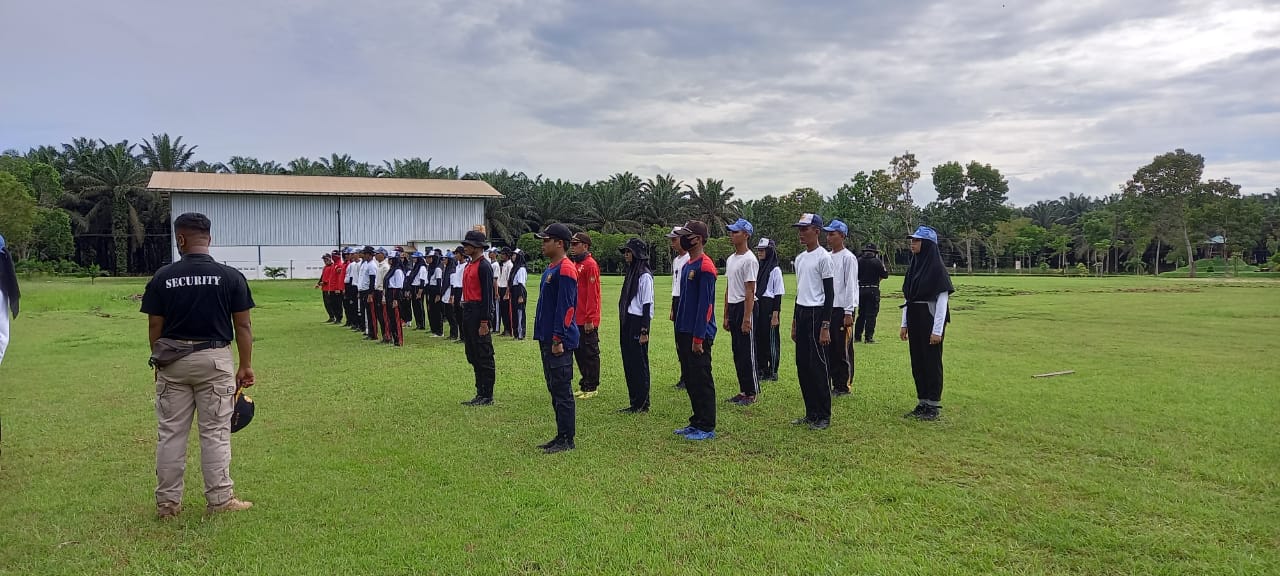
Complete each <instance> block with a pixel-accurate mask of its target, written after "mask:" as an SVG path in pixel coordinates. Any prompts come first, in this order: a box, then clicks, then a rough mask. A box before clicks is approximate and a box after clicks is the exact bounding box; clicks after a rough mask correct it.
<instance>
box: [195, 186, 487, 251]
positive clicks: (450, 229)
mask: <svg viewBox="0 0 1280 576" xmlns="http://www.w3.org/2000/svg"><path fill="white" fill-rule="evenodd" d="M171 198H172V214H173V216H174V217H177V216H178V215H179V214H182V213H183V212H200V213H203V214H204V215H206V216H208V217H209V219H210V220H211V221H212V222H213V230H212V234H213V242H214V245H215V246H337V245H339V244H371V245H374V246H391V245H395V244H400V243H404V242H409V241H414V240H420V241H427V242H456V241H458V240H460V239H461V238H462V235H463V234H465V233H466V231H467V230H470V229H471V227H472V226H474V225H476V224H480V223H482V222H483V221H484V200H482V199H471V198H394V197H392V198H378V197H358V198H353V197H338V196H284V195H280V196H272V195H260V194H186V193H174V194H173V195H172V197H171ZM339 213H341V217H339ZM339 225H340V226H341V239H339ZM175 250H176V248H175ZM175 253H176V252H175Z"/></svg>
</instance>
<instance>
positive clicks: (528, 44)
mask: <svg viewBox="0 0 1280 576" xmlns="http://www.w3.org/2000/svg"><path fill="white" fill-rule="evenodd" d="M0 22H5V23H6V26H5V27H4V28H5V29H4V33H3V34H0V50H3V53H4V54H5V56H6V58H5V60H6V65H5V71H6V72H5V79H6V81H5V82H4V84H3V86H0V149H7V148H17V149H20V150H23V151H25V150H26V149H27V148H29V147H31V146H35V145H39V144H57V143H60V142H66V141H68V140H70V139H71V138H73V137H76V136H89V137H95V138H99V137H100V138H105V139H107V140H119V139H125V138H127V139H129V140H131V141H138V140H142V139H144V138H146V137H147V136H148V135H150V134H152V133H159V132H168V133H169V134H171V135H175V136H176V135H182V136H183V137H184V140H185V141H187V142H189V143H192V144H198V145H199V147H200V148H199V150H198V151H197V155H198V158H200V159H204V160H210V161H221V160H225V159H226V158H228V157H229V156H231V155H233V154H238V155H246V156H256V157H259V158H261V159H264V160H267V159H274V160H277V161H280V162H282V163H283V162H286V161H288V160H290V159H292V158H295V157H298V156H311V157H316V156H321V155H327V154H329V153H330V152H335V151H336V152H344V153H350V154H351V155H353V156H354V157H356V158H357V159H360V160H367V161H380V160H383V159H389V158H393V157H410V156H422V157H433V158H434V159H435V161H436V163H438V164H445V165H457V166H459V167H460V168H461V170H462V171H464V172H467V171H482V170H489V169H495V168H508V169H512V170H522V171H525V172H527V173H529V174H530V175H531V176H532V175H537V174H543V175H546V176H549V177H553V178H568V179H573V180H584V179H599V178H604V177H607V176H608V175H609V174H611V173H613V172H618V171H623V170H630V171H633V172H636V173H638V174H640V175H641V176H642V177H651V176H653V175H654V174H655V173H659V172H664V173H665V172H671V173H672V174H674V175H675V176H676V177H678V178H681V179H683V180H686V181H689V182H692V181H693V180H694V179H695V178H706V177H713V178H723V179H725V180H726V183H727V184H728V185H732V186H735V187H736V188H737V191H738V193H739V195H740V196H742V197H745V198H756V197H760V196H763V195H765V194H782V193H786V192H788V191H790V190H792V189H794V188H796V187H801V186H810V187H814V188H817V189H818V190H820V191H822V192H823V193H824V194H831V193H832V192H833V191H834V190H835V188H836V187H837V186H839V185H840V184H841V183H842V182H845V181H847V180H848V179H849V178H850V177H851V176H852V175H853V174H854V173H855V172H856V171H858V170H867V171H870V170H872V169H876V168H883V167H886V166H887V164H888V161H889V159H890V158H891V157H893V156H894V155H895V154H899V153H901V152H903V151H904V150H910V151H912V152H914V153H915V154H916V156H917V157H918V158H919V160H920V162H921V171H922V172H924V173H925V181H924V182H923V183H922V185H921V187H920V188H921V189H920V195H921V196H923V198H921V200H924V201H927V200H931V199H932V198H933V192H932V189H931V186H930V185H929V182H928V179H927V178H928V171H929V169H930V168H931V167H932V166H934V165H936V164H939V163H941V162H945V161H948V160H958V161H961V162H967V161H969V160H979V161H981V162H989V163H991V164H992V165H994V166H995V167H997V168H999V169H1000V170H1001V171H1003V172H1004V174H1005V175H1006V176H1008V177H1009V179H1010V183H1011V187H1012V191H1011V194H1010V199H1011V200H1012V201H1013V202H1015V203H1018V204H1026V203H1029V202H1032V201H1035V200H1038V199H1044V198H1056V197H1058V196H1061V195H1064V194H1066V193H1068V192H1076V193H1085V194H1090V195H1095V196H1096V195H1103V194H1108V193H1111V192H1114V191H1115V189H1116V187H1117V186H1118V185H1120V184H1121V183H1123V182H1124V180H1125V179H1127V178H1128V177H1129V176H1131V175H1132V174H1133V172H1134V170H1135V169H1137V168H1138V167H1139V166H1141V165H1143V164H1145V163H1147V162H1150V160H1151V159H1152V157H1154V156H1155V155H1157V154H1161V153H1164V152H1168V151H1171V150H1173V149H1175V148H1185V149H1187V150H1188V151H1191V152H1195V153H1199V154H1203V155H1204V156H1205V159H1206V162H1207V164H1208V169H1207V175H1208V176H1209V177H1215V178H1224V177H1229V178H1231V179H1232V180H1233V181H1234V182H1236V183H1238V184H1241V185H1243V186H1244V190H1245V192H1246V193H1259V192H1268V191H1270V190H1271V189H1273V188H1274V187H1276V186H1280V0H1257V1H1251V0H1226V1H1219V2H1210V1H1192V2H1179V1H1171V0H1159V1H1156V0H1130V1H1127V2H1117V1H1110V0H1049V1H1044V2H1025V1H1018V0H990V1H963V2H958V1H950V2H926V1H917V0H898V1H897V2H882V1H873V0H822V1H815V2H802V1H793V2H782V1H778V2H768V1H762V0H701V1H699V0H684V1H675V0H656V1H649V2H641V1H635V2H624V1H612V0H593V1H553V0H536V1H535V0H523V1H522V0H461V1H457V2H454V1H441V0H379V1H377V2H351V1H345V0H344V1H337V2H328V1H322V0H290V1H272V0H222V1H219V2H173V1H163V0H156V1H144V0H115V1H112V2H101V1H98V0H66V1H50V2H37V1H18V0H12V1H10V0H3V1H0Z"/></svg>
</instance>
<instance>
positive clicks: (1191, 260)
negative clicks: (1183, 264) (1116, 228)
mask: <svg viewBox="0 0 1280 576" xmlns="http://www.w3.org/2000/svg"><path fill="white" fill-rule="evenodd" d="M1203 174H1204V157H1203V156H1201V155H1199V154H1189V153H1187V152H1186V151H1185V150H1183V149H1181V148H1179V149H1177V150H1175V151H1173V152H1169V153H1166V154H1161V155H1160V156H1156V157H1155V159H1154V160H1152V161H1151V163H1150V164H1147V165H1146V166H1143V167H1141V168H1139V169H1138V171H1137V172H1134V174H1133V178H1131V179H1130V180H1129V182H1128V183H1127V184H1125V191H1126V193H1129V194H1135V195H1138V196H1140V197H1143V198H1146V199H1147V200H1149V201H1150V204H1149V205H1150V206H1152V207H1153V208H1154V209H1155V210H1157V217H1159V218H1161V219H1162V220H1164V221H1165V222H1167V223H1168V224H1169V226H1170V227H1171V228H1172V229H1173V231H1174V235H1175V236H1176V237H1177V238H1178V240H1180V241H1181V243H1182V245H1181V247H1182V248H1183V249H1184V250H1185V252H1186V258H1187V263H1188V272H1189V275H1190V276H1191V277H1192V278H1194V277H1195V276H1196V252H1195V247H1194V246H1193V241H1194V242H1199V241H1200V239H1199V236H1200V235H1201V234H1202V233H1203V231H1204V227H1205V225H1206V216H1207V215H1208V211H1209V209H1210V206H1211V204H1212V203H1213V200H1214V192H1215V191H1218V190H1220V189H1219V188H1218V187H1217V186H1210V187H1206V186H1205V185H1203V184H1202V183H1201V181H1200V178H1201V175H1203ZM1193 238H1194V240H1193Z"/></svg>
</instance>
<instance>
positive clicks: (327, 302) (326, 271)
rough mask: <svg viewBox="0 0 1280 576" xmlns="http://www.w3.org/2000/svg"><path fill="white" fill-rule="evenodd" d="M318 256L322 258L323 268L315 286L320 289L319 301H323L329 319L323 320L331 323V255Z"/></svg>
mask: <svg viewBox="0 0 1280 576" xmlns="http://www.w3.org/2000/svg"><path fill="white" fill-rule="evenodd" d="M320 258H321V259H322V260H324V268H321V269H320V280H318V281H316V288H319V289H320V301H321V302H323V303H324V311H325V313H327V314H328V315H329V319H328V320H325V321H324V322H325V324H332V323H333V302H332V300H333V298H331V297H330V295H329V277H330V276H332V275H333V257H331V256H329V255H328V254H324V255H322V256H320Z"/></svg>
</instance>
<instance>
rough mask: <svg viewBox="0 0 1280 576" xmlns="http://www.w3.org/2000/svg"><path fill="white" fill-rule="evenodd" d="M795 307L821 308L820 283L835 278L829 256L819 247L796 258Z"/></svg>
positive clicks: (821, 291) (822, 297)
mask: <svg viewBox="0 0 1280 576" xmlns="http://www.w3.org/2000/svg"><path fill="white" fill-rule="evenodd" d="M795 264H796V306H822V304H823V300H824V296H825V294H824V293H823V290H822V281H823V280H824V279H826V278H834V277H835V268H834V267H833V266H832V265H831V254H830V253H828V252H827V250H826V248H823V247H821V246H819V247H817V248H815V249H813V250H812V251H805V252H801V253H800V255H799V256H796V262H795Z"/></svg>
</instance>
